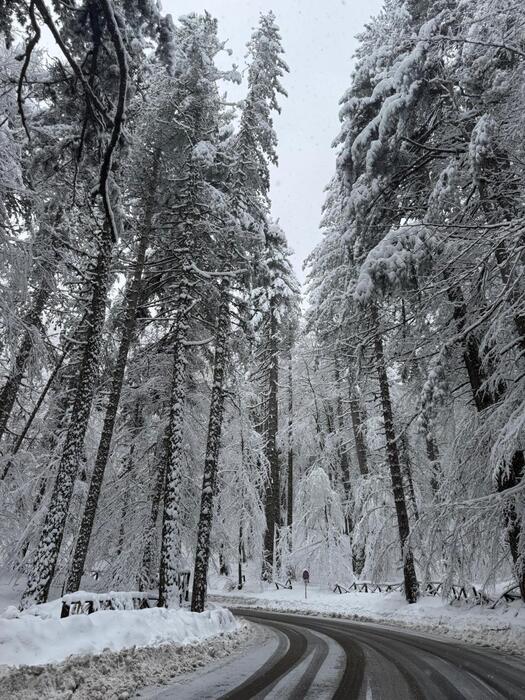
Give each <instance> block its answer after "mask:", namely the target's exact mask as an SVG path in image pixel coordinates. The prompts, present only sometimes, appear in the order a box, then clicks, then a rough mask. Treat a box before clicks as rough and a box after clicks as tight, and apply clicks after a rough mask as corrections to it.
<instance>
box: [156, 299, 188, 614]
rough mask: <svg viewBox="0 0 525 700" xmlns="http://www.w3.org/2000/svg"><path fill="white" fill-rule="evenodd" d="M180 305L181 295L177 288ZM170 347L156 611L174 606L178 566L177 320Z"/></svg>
mask: <svg viewBox="0 0 525 700" xmlns="http://www.w3.org/2000/svg"><path fill="white" fill-rule="evenodd" d="M181 291H182V294H181V295H180V296H181V297H182V301H181V302H180V303H184V297H185V293H184V291H185V290H183V289H182V288H181ZM177 326H178V327H177V329H176V331H175V342H174V345H173V374H172V382H171V399H170V418H169V438H168V459H167V463H166V464H167V469H166V482H165V491H164V513H163V521H162V542H161V549H160V569H159V607H170V606H171V605H173V603H175V602H178V598H177V595H178V591H177V590H176V584H177V573H178V568H179V565H180V554H181V545H180V519H181V517H182V516H181V512H180V499H181V488H182V457H183V449H182V448H183V442H182V440H183V428H184V402H185V398H186V357H185V352H184V339H185V336H186V322H185V320H184V319H183V318H180V319H179V320H178V323H177Z"/></svg>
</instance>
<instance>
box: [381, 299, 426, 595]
mask: <svg viewBox="0 0 525 700" xmlns="http://www.w3.org/2000/svg"><path fill="white" fill-rule="evenodd" d="M372 323H373V324H374V326H375V328H376V329H377V328H378V315H377V310H376V308H375V307H372ZM374 351H375V359H376V369H377V375H378V379H379V390H380V394H381V405H382V409H383V421H384V430H385V437H386V451H387V458H388V465H389V468H390V477H391V480H392V491H393V494H394V503H395V507H396V516H397V525H398V531H399V541H400V544H401V555H402V558H403V578H404V588H405V598H406V600H407V602H408V603H415V602H416V601H417V596H418V584H417V578H416V571H415V568H414V558H413V555H412V550H411V548H410V545H409V537H410V524H409V519H408V511H407V506H406V499H405V491H404V488H403V475H402V472H401V465H400V459H399V450H398V446H397V440H396V433H395V428H394V420H393V413H392V402H391V400H390V386H389V383H388V376H387V373H386V366H385V356H384V351H383V339H382V337H381V335H380V333H379V331H378V330H376V332H375V334H374Z"/></svg>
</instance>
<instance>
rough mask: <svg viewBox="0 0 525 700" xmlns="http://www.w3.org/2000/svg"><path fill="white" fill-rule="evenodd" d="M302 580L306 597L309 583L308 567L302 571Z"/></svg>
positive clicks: (306, 596)
mask: <svg viewBox="0 0 525 700" xmlns="http://www.w3.org/2000/svg"><path fill="white" fill-rule="evenodd" d="M303 581H304V597H305V599H306V598H308V584H309V583H310V574H309V572H308V569H305V570H304V571H303Z"/></svg>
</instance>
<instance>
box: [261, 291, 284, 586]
mask: <svg viewBox="0 0 525 700" xmlns="http://www.w3.org/2000/svg"><path fill="white" fill-rule="evenodd" d="M268 350H269V353H270V357H269V360H270V363H269V376H268V402H267V418H266V435H265V452H266V459H267V460H268V465H269V467H270V480H269V483H268V486H267V489H266V500H265V515H266V530H265V533H264V545H263V546H264V552H263V570H262V578H263V580H265V581H270V580H272V578H273V577H274V576H275V574H276V571H275V568H277V562H276V561H275V557H276V552H275V551H274V550H275V537H276V534H277V528H278V527H279V526H280V524H281V478H280V477H281V473H280V465H279V454H278V452H277V431H278V427H279V416H278V388H279V351H278V342H277V318H276V314H275V308H274V302H273V299H271V300H270V318H269V337H268ZM274 567H275V568H274Z"/></svg>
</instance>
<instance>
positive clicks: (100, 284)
mask: <svg viewBox="0 0 525 700" xmlns="http://www.w3.org/2000/svg"><path fill="white" fill-rule="evenodd" d="M103 236H104V237H103V240H102V241H101V243H100V248H99V252H98V256H97V264H96V267H95V270H94V273H93V283H92V284H93V287H92V289H93V292H92V298H91V302H90V310H89V325H88V328H87V331H86V336H85V345H84V349H83V353H82V363H81V366H80V372H79V375H78V380H77V383H76V390H75V400H74V404H73V410H72V413H71V420H70V423H69V427H68V431H67V436H66V440H65V444H64V450H63V453H62V458H61V460H60V464H59V468H58V472H57V476H56V480H55V484H54V487H53V492H52V494H51V500H50V503H49V508H48V511H47V515H46V519H45V521H44V526H43V530H42V534H41V537H40V541H39V543H38V546H37V550H36V553H35V556H34V560H33V565H32V569H31V572H30V574H29V578H28V582H27V586H26V589H25V591H24V594H23V596H22V601H21V605H22V607H28V606H30V605H32V604H33V603H44V602H45V601H46V600H47V597H48V594H49V588H50V586H51V582H52V580H53V576H54V573H55V567H56V563H57V560H58V555H59V552H60V545H61V544H62V538H63V536H64V529H65V525H66V519H67V515H68V511H69V504H70V502H71V496H72V494H73V486H74V483H75V477H76V474H77V470H78V465H79V462H80V458H81V454H82V450H83V446H84V438H85V435H86V430H87V425H88V420H89V415H90V412H91V404H92V401H93V393H94V387H95V380H96V376H97V371H98V357H99V350H100V342H101V336H102V328H103V325H104V315H105V308H106V297H107V288H108V278H109V268H110V264H111V250H112V241H111V238H110V236H109V233H108V231H104V234H103Z"/></svg>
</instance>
